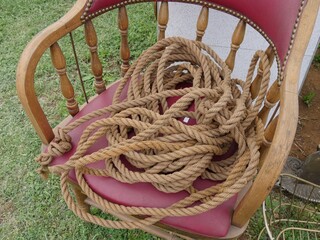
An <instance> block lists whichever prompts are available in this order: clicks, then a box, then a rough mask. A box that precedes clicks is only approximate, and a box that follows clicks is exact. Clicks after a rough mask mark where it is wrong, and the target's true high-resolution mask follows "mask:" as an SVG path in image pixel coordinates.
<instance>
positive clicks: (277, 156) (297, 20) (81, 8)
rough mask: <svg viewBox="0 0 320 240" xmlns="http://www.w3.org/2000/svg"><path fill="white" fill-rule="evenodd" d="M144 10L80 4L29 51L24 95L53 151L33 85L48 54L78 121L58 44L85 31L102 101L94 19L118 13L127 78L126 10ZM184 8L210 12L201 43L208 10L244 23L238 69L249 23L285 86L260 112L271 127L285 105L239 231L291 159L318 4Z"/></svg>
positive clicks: (21, 80)
mask: <svg viewBox="0 0 320 240" xmlns="http://www.w3.org/2000/svg"><path fill="white" fill-rule="evenodd" d="M140 2H147V0H146V1H144V0H88V1H86V0H78V2H77V3H76V4H75V6H74V7H73V8H72V9H71V10H70V11H69V12H68V13H67V14H66V15H65V16H64V17H63V18H62V19H61V20H59V21H58V22H56V23H54V24H53V25H51V26H50V27H48V28H47V29H45V30H44V31H43V32H41V34H39V35H37V37H36V38H35V39H34V40H33V41H32V42H31V43H30V44H29V45H28V46H27V48H26V49H25V51H24V53H23V55H22V57H21V60H20V64H19V66H18V70H17V88H18V94H19V97H20V99H21V102H22V104H23V105H24V108H25V110H26V112H27V114H28V116H29V118H30V120H31V122H32V123H33V125H34V127H35V129H36V131H37V133H38V135H39V136H40V138H41V140H42V141H43V143H45V144H47V143H48V142H50V141H51V140H52V139H53V137H54V135H53V132H52V128H51V126H50V125H49V123H48V121H47V118H46V116H45V114H44V112H43V110H42V108H41V106H40V104H39V101H38V99H37V97H36V94H35V90H34V83H33V81H34V71H35V69H36V66H37V63H38V61H39V59H40V57H41V56H42V55H43V53H44V51H45V50H46V49H48V48H50V50H51V55H52V61H53V65H54V67H55V68H56V69H57V72H58V74H59V75H60V80H61V87H62V92H63V95H64V97H65V98H66V99H67V107H68V109H69V112H70V113H71V114H72V115H74V114H76V113H77V112H78V111H79V108H78V106H77V103H76V101H75V100H74V92H73V88H72V85H71V83H70V81H69V79H68V77H67V75H66V72H65V66H66V63H65V60H64V57H63V54H62V51H61V49H60V47H59V45H58V43H57V41H58V40H59V39H60V38H62V37H63V36H65V35H66V34H68V33H69V32H72V31H73V30H74V29H76V28H78V27H79V26H81V25H84V26H85V35H86V41H87V44H88V46H89V49H90V52H91V64H92V71H93V75H94V77H95V86H96V92H97V93H98V94H99V93H101V92H102V91H103V90H104V89H105V86H104V82H103V80H102V77H101V75H102V67H101V62H100V60H99V57H98V54H97V51H96V48H97V37H96V33H95V29H94V27H93V24H92V22H91V19H92V18H95V17H97V16H99V15H101V14H103V13H105V12H108V11H110V10H112V9H116V8H118V9H119V29H120V32H121V43H120V46H121V47H120V56H121V58H122V66H121V69H122V74H124V73H125V71H126V70H127V69H128V68H129V58H130V51H129V45H128V35H127V31H128V17H127V13H126V8H125V6H126V5H128V4H134V3H140ZM159 2H161V6H160V10H159V15H158V24H159V39H161V38H163V37H164V36H165V28H166V25H167V23H168V2H167V1H159ZM182 2H185V3H192V4H198V5H202V6H203V9H202V11H201V13H200V16H199V19H198V25H197V33H198V37H197V39H198V40H201V37H202V35H203V33H204V31H205V29H206V27H207V24H208V17H207V12H208V9H209V8H214V9H216V10H220V11H224V12H226V13H229V14H231V15H234V16H235V17H238V18H239V19H240V22H239V24H238V26H237V27H236V30H235V31H234V35H233V37H232V47H231V50H230V53H229V55H228V57H227V59H226V62H227V64H228V65H229V67H230V68H231V69H232V68H233V64H234V59H235V55H236V51H237V48H238V47H239V45H240V44H241V42H242V40H243V35H244V30H245V23H248V24H250V25H251V26H252V27H253V28H255V29H256V30H257V31H259V32H260V33H261V34H262V35H263V36H264V37H265V39H266V40H267V41H268V42H269V44H270V47H269V48H268V49H267V50H266V53H267V55H268V57H269V60H272V58H273V55H275V58H276V60H277V65H278V70H279V76H278V80H279V83H280V82H281V81H283V83H282V86H281V92H280V85H279V84H278V83H275V84H273V85H272V86H271V88H270V90H269V92H268V94H267V97H266V100H267V101H266V102H267V103H269V104H265V106H264V107H263V109H262V110H261V112H260V117H261V118H263V119H264V122H265V124H266V122H267V118H268V115H269V112H270V109H271V108H272V107H273V106H274V105H276V104H277V103H278V101H279V99H281V109H280V114H279V118H276V119H279V120H278V121H276V120H275V121H273V122H271V124H269V126H268V128H267V129H266V133H265V138H266V140H267V142H268V141H269V142H271V141H272V143H270V144H271V145H269V146H266V147H265V148H264V149H263V150H262V159H267V161H265V162H264V163H263V164H261V169H260V171H259V174H258V176H257V178H256V180H255V182H254V184H253V186H252V187H251V189H250V190H249V191H248V193H247V194H246V196H245V197H244V198H243V200H242V201H241V203H240V204H239V206H238V208H237V209H236V211H235V214H234V218H233V222H234V224H235V225H237V226H243V225H244V224H245V223H246V222H247V220H248V219H249V218H250V217H251V216H252V214H253V213H254V212H255V211H256V209H257V208H258V207H259V206H260V205H261V203H262V201H263V200H264V199H265V197H266V195H267V194H268V193H269V191H270V190H271V188H272V186H273V185H274V183H275V181H276V179H277V177H278V176H279V174H280V171H281V168H282V166H283V163H284V161H285V159H286V157H287V155H288V153H289V150H290V146H291V144H292V141H293V138H294V134H295V128H296V123H297V117H298V110H297V82H298V79H299V69H300V65H301V61H302V58H303V54H304V51H305V49H306V46H307V43H308V41H309V37H310V35H311V32H312V28H313V24H314V21H315V18H316V13H317V10H318V8H319V0H308V1H305V0H281V1H280V0H265V1H262V0H246V1H238V0H210V1H209V0H208V1H199V0H190V1H189V0H183V1H182ZM259 79H260V80H259ZM259 81H261V75H260V77H259V71H258V73H257V77H256V78H255V80H254V81H253V83H252V85H253V87H252V94H255V92H256V91H257V89H259V87H260V86H259ZM254 85H256V86H254ZM266 125H267V124H266Z"/></svg>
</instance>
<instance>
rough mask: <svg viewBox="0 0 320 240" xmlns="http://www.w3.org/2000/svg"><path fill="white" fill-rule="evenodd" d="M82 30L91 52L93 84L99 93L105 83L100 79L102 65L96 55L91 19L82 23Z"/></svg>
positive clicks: (95, 36)
mask: <svg viewBox="0 0 320 240" xmlns="http://www.w3.org/2000/svg"><path fill="white" fill-rule="evenodd" d="M84 32H85V37H86V42H87V45H88V47H89V50H90V54H91V70H92V73H93V76H94V78H95V82H94V86H95V89H96V93H97V94H100V93H102V92H103V91H104V90H105V89H106V85H105V83H104V81H103V79H102V73H103V71H102V65H101V62H100V59H99V56H98V46H97V44H98V40H97V34H96V30H95V29H94V26H93V23H92V22H91V20H88V21H87V22H86V23H85V24H84Z"/></svg>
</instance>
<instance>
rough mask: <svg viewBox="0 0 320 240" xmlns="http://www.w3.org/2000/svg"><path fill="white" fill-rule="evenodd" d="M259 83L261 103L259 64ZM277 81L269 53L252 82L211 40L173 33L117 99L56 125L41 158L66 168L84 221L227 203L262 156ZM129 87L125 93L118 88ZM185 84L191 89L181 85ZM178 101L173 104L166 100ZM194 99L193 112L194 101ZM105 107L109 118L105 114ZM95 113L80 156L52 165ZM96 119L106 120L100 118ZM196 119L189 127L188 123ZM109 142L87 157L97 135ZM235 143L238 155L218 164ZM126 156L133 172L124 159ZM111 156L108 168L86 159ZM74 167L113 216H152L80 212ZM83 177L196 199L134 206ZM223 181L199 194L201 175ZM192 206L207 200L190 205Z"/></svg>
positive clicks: (115, 224) (140, 63) (135, 70)
mask: <svg viewBox="0 0 320 240" xmlns="http://www.w3.org/2000/svg"><path fill="white" fill-rule="evenodd" d="M259 61H260V62H261V65H262V82H261V86H260V90H259V94H258V96H257V98H256V99H255V100H253V99H252V98H251V94H250V85H251V82H252V78H253V74H254V71H255V68H256V66H257V63H258V62H259ZM269 77H270V66H269V62H268V59H267V56H266V55H265V54H264V53H263V52H262V51H257V52H256V53H255V55H254V56H253V58H252V61H251V64H250V67H249V70H248V74H247V78H246V80H245V81H242V80H239V79H231V71H230V70H229V68H228V67H227V65H226V64H225V62H224V61H222V60H221V59H220V58H219V56H218V55H217V54H216V53H215V52H214V51H213V50H212V49H211V48H209V47H208V46H206V45H205V44H203V43H201V42H197V41H191V40H187V39H184V38H178V37H173V38H166V39H164V40H161V41H159V42H157V43H156V44H155V45H154V46H152V47H150V48H149V49H148V50H146V51H145V52H143V53H142V55H141V56H140V57H139V58H138V60H137V61H136V62H135V63H134V64H133V65H132V66H131V67H130V69H129V70H128V72H127V73H126V74H125V76H124V77H123V78H122V79H121V80H120V83H119V85H118V88H117V90H116V92H115V95H114V98H113V104H112V105H110V106H107V107H105V108H103V109H99V110H97V111H94V112H92V113H89V114H88V115H86V116H84V117H82V118H80V119H78V120H76V121H74V122H72V123H71V124H69V125H67V126H66V127H64V128H63V129H58V130H57V131H56V138H55V139H54V140H53V141H52V143H51V144H50V146H49V148H48V151H47V152H45V153H42V154H41V155H40V156H39V157H38V158H37V161H38V162H39V163H40V164H41V165H42V167H41V170H40V172H41V173H42V174H46V173H47V172H52V173H59V174H61V189H62V193H63V196H64V199H65V201H66V203H67V205H68V207H69V208H70V209H71V210H72V211H73V212H74V213H75V214H76V215H78V216H79V217H81V218H82V219H84V220H86V221H89V222H93V223H95V224H99V225H102V226H105V227H109V228H129V229H131V228H139V227H140V226H142V225H150V224H153V223H155V222H157V221H159V220H161V219H162V218H164V217H166V216H191V215H195V214H200V213H203V212H206V211H208V210H210V209H212V208H215V207H216V206H218V205H220V204H221V203H223V202H224V201H226V200H227V199H229V198H230V197H232V196H233V195H234V194H236V193H238V192H239V191H241V189H242V188H243V187H244V186H245V185H246V184H247V183H248V182H249V181H250V180H252V179H253V177H254V176H255V174H256V171H257V165H258V161H259V147H260V144H261V142H262V139H263V132H264V126H263V124H262V121H261V120H260V119H259V118H258V117H257V114H258V111H259V109H260V108H261V105H262V103H263V101H264V98H265V94H266V91H267V87H268V83H269ZM127 84H129V87H128V91H127V99H126V100H125V101H121V100H120V94H121V93H122V91H123V89H124V88H125V86H126V85H127ZM182 86H186V87H182ZM170 97H176V98H177V99H178V100H177V101H176V102H175V103H174V104H173V105H171V106H169V104H168V101H167V100H168V98H170ZM192 105H194V111H193V110H192V111H190V110H189V108H190V106H192ZM106 113H110V117H107V118H99V117H101V116H103V115H105V114H106ZM95 118H97V120H96V121H94V122H93V123H91V124H90V125H89V126H88V127H87V128H86V129H85V130H84V131H83V134H82V136H81V139H80V141H79V143H78V146H77V149H76V151H75V153H74V155H73V156H72V157H71V158H70V159H69V160H68V161H67V162H66V163H65V164H63V165H56V166H50V167H49V164H50V162H51V161H52V159H53V158H54V157H56V156H59V155H62V154H63V153H65V152H67V151H69V150H70V148H71V144H70V142H71V137H70V136H69V135H68V132H70V131H71V130H73V129H75V128H77V127H79V126H80V125H81V124H82V123H84V122H86V121H88V120H92V119H95ZM98 118H99V119H98ZM184 118H187V119H195V121H196V124H195V125H187V124H185V123H183V121H181V119H184ZM101 137H106V138H107V140H108V142H109V146H108V147H106V148H103V149H100V150H99V151H97V152H94V153H92V154H89V155H86V151H87V149H88V148H89V147H90V146H92V145H93V144H94V143H95V142H96V141H97V140H98V139H99V138H101ZM233 143H236V144H237V146H238V147H237V151H236V152H235V153H234V154H233V156H232V157H230V158H228V159H225V160H222V161H213V160H212V159H213V157H214V156H216V155H222V154H223V153H225V152H226V151H227V150H228V149H229V148H230V145H231V144H233ZM120 156H125V157H126V159H127V161H128V162H129V163H130V164H131V165H132V166H134V167H136V168H139V169H143V171H133V170H130V169H129V168H127V166H126V165H125V164H124V163H123V162H122V161H121V159H120ZM101 160H104V162H105V168H104V169H94V168H89V167H88V166H87V165H88V164H90V163H94V162H97V161H101ZM72 169H75V171H76V177H77V181H78V184H79V186H80V187H81V189H82V191H83V192H84V193H85V194H86V195H87V196H88V197H89V198H91V199H92V200H93V201H95V202H96V203H97V204H98V205H99V206H101V207H102V208H103V209H104V210H105V211H106V212H108V209H110V210H112V211H113V212H117V213H121V214H129V215H136V216H148V217H146V218H142V219H139V220H135V221H110V220H104V219H102V218H99V217H97V216H94V215H91V214H90V213H88V212H86V211H84V210H83V209H81V208H80V207H79V206H78V205H77V204H76V202H75V201H74V200H73V198H72V197H71V194H70V192H69V190H68V182H67V181H68V174H69V171H70V170H72ZM84 174H90V175H96V176H109V177H112V178H114V179H117V180H118V181H121V182H125V183H137V182H147V183H151V184H152V185H153V186H154V187H156V188H157V189H158V190H160V191H163V192H167V193H174V192H179V191H182V190H186V191H188V192H189V196H188V197H186V198H185V199H182V200H181V201H179V202H176V203H175V204H173V205H172V206H168V207H167V208H149V207H146V208H144V207H135V206H132V207H130V206H129V207H128V206H123V205H118V204H115V203H112V202H109V201H107V200H105V199H103V198H102V197H101V196H99V195H98V194H96V193H95V192H94V191H93V190H92V189H91V188H90V187H89V186H88V184H87V182H86V181H85V179H84ZM199 177H201V178H203V179H210V180H218V181H222V182H221V183H219V184H217V185H215V186H212V187H209V188H207V189H205V190H201V191H200V190H197V189H195V188H194V187H193V185H192V184H193V182H194V180H196V179H197V178H199ZM194 202H200V203H201V204H199V205H195V206H191V205H192V203H194Z"/></svg>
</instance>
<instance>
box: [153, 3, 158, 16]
mask: <svg viewBox="0 0 320 240" xmlns="http://www.w3.org/2000/svg"><path fill="white" fill-rule="evenodd" d="M153 12H154V16H155V17H156V19H158V3H157V2H154V3H153Z"/></svg>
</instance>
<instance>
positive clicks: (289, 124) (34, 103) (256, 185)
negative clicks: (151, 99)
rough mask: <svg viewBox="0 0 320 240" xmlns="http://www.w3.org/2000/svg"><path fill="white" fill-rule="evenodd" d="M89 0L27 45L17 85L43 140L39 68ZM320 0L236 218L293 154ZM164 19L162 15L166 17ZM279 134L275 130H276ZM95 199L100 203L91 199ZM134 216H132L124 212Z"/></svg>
mask: <svg viewBox="0 0 320 240" xmlns="http://www.w3.org/2000/svg"><path fill="white" fill-rule="evenodd" d="M86 2H87V1H86V0H78V1H77V2H76V4H75V5H74V6H73V7H72V9H71V10H70V11H69V12H68V13H67V14H66V15H65V16H63V17H62V18H61V19H60V20H58V21H57V22H55V23H54V24H52V25H51V26H49V27H47V28H46V29H45V30H43V31H42V32H40V33H39V34H38V35H37V36H35V37H34V39H33V40H32V41H31V42H30V43H29V44H28V46H27V47H26V48H25V50H24V52H23V54H22V56H21V59H20V62H19V65H18V68H17V91H18V96H19V98H20V100H21V103H22V105H23V107H24V109H25V111H26V113H27V115H28V117H29V118H30V120H31V122H32V124H33V126H34V128H35V130H36V132H37V134H38V135H39V137H40V139H41V141H42V142H43V144H45V145H46V144H48V143H50V141H51V140H52V139H53V137H54V135H53V131H52V127H51V126H50V124H49V123H48V120H47V118H46V116H45V113H44V112H43V110H42V108H41V106H40V104H39V101H38V99H37V96H36V92H35V89H34V73H35V70H36V66H37V64H38V62H39V60H40V58H41V56H42V55H43V53H44V52H45V51H46V50H47V49H49V48H50V46H52V45H53V44H55V43H56V42H57V41H58V40H59V39H61V38H62V37H64V36H65V35H66V34H68V33H69V32H72V31H73V30H75V29H76V28H78V27H79V26H81V25H83V21H82V20H81V16H82V14H83V12H84V10H85V8H86ZM319 4H320V0H309V1H308V2H307V5H306V7H305V9H304V11H303V14H302V16H301V20H300V23H299V27H298V29H297V32H296V36H295V40H294V43H293V45H292V49H291V53H290V55H289V58H288V59H287V63H286V67H285V69H284V72H283V82H282V85H281V90H280V102H281V109H280V113H279V121H278V123H277V125H274V126H273V129H272V130H270V131H271V133H274V137H273V140H272V143H271V146H270V147H269V148H268V149H267V150H266V151H264V152H263V154H262V156H261V161H262V162H263V164H261V168H260V170H259V173H258V175H257V176H256V178H255V180H254V182H253V183H252V186H251V187H250V189H249V190H248V192H247V193H246V195H245V196H244V198H243V199H242V200H241V202H240V203H239V205H238V206H237V208H236V209H235V211H234V214H233V219H232V223H233V225H234V226H237V227H240V228H241V227H243V226H245V225H246V224H247V222H248V220H249V219H250V217H251V216H252V215H253V214H254V213H255V212H256V210H257V209H258V208H259V207H260V206H261V204H262V202H263V201H264V199H265V198H266V196H267V195H268V194H269V192H270V191H271V190H272V187H273V185H274V184H275V182H276V180H277V179H278V176H279V175H280V173H281V170H282V167H283V165H284V163H285V160H286V158H287V156H288V154H289V151H290V148H291V144H292V142H293V139H294V136H295V129H296V125H297V121H298V84H297V83H298V81H299V76H300V74H299V73H300V67H301V63H302V59H303V56H304V53H305V50H306V47H307V45H308V42H309V38H310V36H311V33H312V30H313V27H314V22H315V19H316V16H317V10H318V8H319ZM160 21H161V20H160ZM272 135H273V134H272ZM91 204H93V205H94V203H92V202H91ZM118 217H120V218H128V216H118ZM144 230H146V231H149V232H151V233H153V234H157V235H159V236H161V237H164V238H171V237H172V235H170V234H169V235H168V233H165V232H160V230H159V229H157V228H154V227H153V226H152V227H148V229H144Z"/></svg>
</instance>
